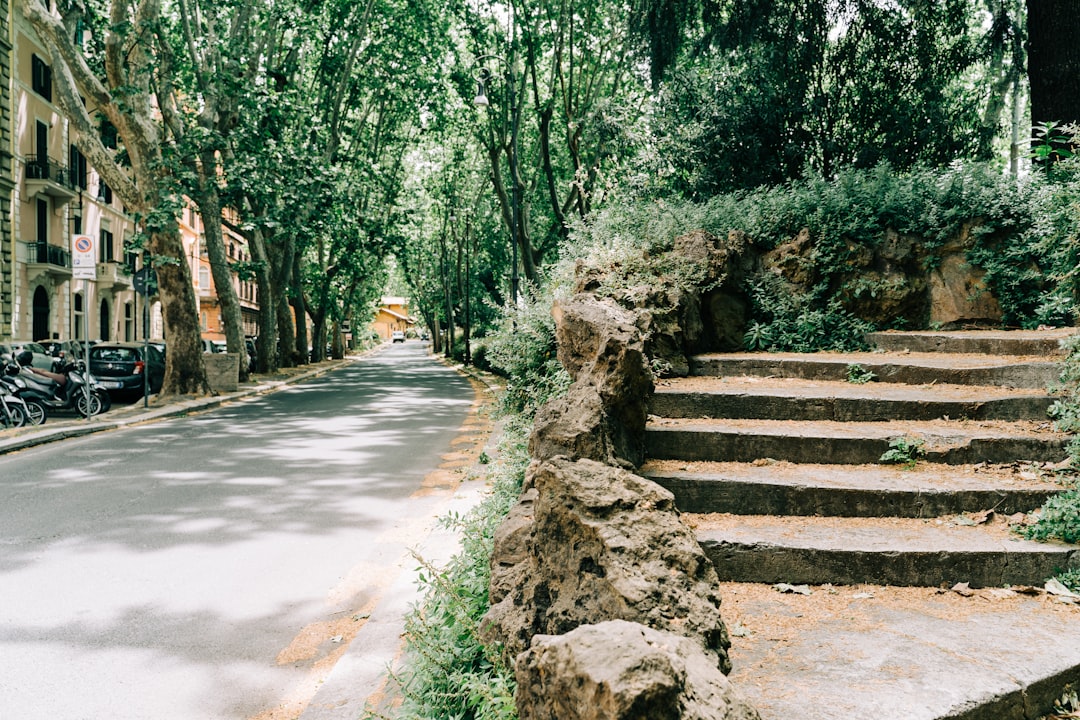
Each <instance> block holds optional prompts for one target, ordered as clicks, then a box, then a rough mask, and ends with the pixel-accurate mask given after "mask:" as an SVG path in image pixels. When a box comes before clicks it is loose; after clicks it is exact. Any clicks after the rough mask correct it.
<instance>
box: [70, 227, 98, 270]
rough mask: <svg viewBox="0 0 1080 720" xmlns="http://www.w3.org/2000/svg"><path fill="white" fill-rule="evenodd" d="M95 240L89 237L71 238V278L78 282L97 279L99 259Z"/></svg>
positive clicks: (76, 236)
mask: <svg viewBox="0 0 1080 720" xmlns="http://www.w3.org/2000/svg"><path fill="white" fill-rule="evenodd" d="M95 255H96V253H95V252H94V238H92V237H90V236H89V235H72V236H71V277H73V278H75V279H76V280H80V279H81V280H96V279H97V258H96V257H95Z"/></svg>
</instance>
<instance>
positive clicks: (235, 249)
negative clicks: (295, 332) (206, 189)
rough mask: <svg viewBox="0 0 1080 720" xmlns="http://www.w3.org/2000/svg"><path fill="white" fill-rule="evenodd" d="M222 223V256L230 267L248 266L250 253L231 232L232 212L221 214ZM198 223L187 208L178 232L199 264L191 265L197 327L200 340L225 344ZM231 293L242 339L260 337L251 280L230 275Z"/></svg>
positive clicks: (236, 220) (234, 221)
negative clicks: (238, 316) (223, 241)
mask: <svg viewBox="0 0 1080 720" xmlns="http://www.w3.org/2000/svg"><path fill="white" fill-rule="evenodd" d="M223 216H224V217H223V219H224V221H225V222H224V223H223V224H222V233H223V234H224V236H225V237H224V240H225V253H226V255H227V257H228V259H229V262H230V263H246V262H251V251H250V250H249V248H248V243H247V239H246V238H245V237H244V236H243V235H241V234H240V233H238V232H236V231H235V230H234V229H233V228H235V227H237V226H238V225H239V224H240V222H239V218H238V217H237V216H236V213H235V211H233V210H230V209H228V208H226V209H225V210H224V211H223ZM199 222H200V219H199V216H198V214H197V213H196V212H195V211H194V208H192V207H190V206H189V207H188V208H187V209H186V210H185V211H184V214H183V216H182V218H181V223H180V228H181V231H182V232H183V234H184V245H185V247H186V246H188V244H189V242H190V243H192V245H193V246H194V247H197V248H198V252H197V255H198V262H197V263H196V264H195V265H193V270H192V277H193V278H194V282H195V297H196V299H197V302H198V305H199V327H200V329H201V331H202V336H203V338H205V339H207V340H224V339H225V323H224V320H223V318H222V314H221V304H220V303H219V302H218V294H217V288H216V287H215V286H214V276H213V274H212V273H211V270H210V257H209V255H208V254H207V252H206V245H205V243H203V242H202V241H201V234H200V231H199V230H198V224H199ZM232 283H233V290H234V291H235V292H236V298H237V300H238V301H239V302H240V319H241V322H242V324H243V328H244V335H247V336H255V335H258V334H259V330H258V328H259V300H258V286H257V285H256V283H255V279H254V278H253V277H251V278H249V277H247V276H246V275H245V276H243V277H242V276H241V275H240V274H239V273H236V272H234V273H232Z"/></svg>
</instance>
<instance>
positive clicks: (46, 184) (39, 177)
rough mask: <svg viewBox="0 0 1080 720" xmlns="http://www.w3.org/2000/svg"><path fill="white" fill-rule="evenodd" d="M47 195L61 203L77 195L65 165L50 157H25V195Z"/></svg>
mask: <svg viewBox="0 0 1080 720" xmlns="http://www.w3.org/2000/svg"><path fill="white" fill-rule="evenodd" d="M39 194H41V195H48V196H49V197H52V198H56V199H57V200H59V201H61V203H67V202H69V201H71V200H72V199H74V198H75V196H76V195H78V190H77V189H76V188H75V186H74V184H73V183H72V181H71V173H69V172H68V169H67V166H66V165H61V164H60V163H58V162H57V161H56V160H53V159H52V158H50V157H45V158H41V159H39V158H38V156H37V155H27V156H26V195H27V199H32V198H34V197H35V196H36V195H39Z"/></svg>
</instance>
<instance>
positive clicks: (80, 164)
mask: <svg viewBox="0 0 1080 720" xmlns="http://www.w3.org/2000/svg"><path fill="white" fill-rule="evenodd" d="M68 166H69V167H70V168H71V182H72V183H73V184H74V185H75V187H77V188H82V189H83V190H86V189H87V188H88V187H89V185H87V182H86V156H85V155H83V154H82V153H81V152H79V148H77V147H75V146H74V145H72V146H71V149H70V151H69V152H68Z"/></svg>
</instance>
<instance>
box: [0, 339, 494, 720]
mask: <svg viewBox="0 0 1080 720" xmlns="http://www.w3.org/2000/svg"><path fill="white" fill-rule="evenodd" d="M472 402H473V391H472V389H471V387H470V385H469V383H468V381H467V380H465V379H464V378H462V377H461V376H459V375H457V374H456V373H454V372H453V371H452V370H449V369H448V368H446V367H445V366H443V365H440V364H438V363H436V362H434V361H432V360H431V359H430V358H428V357H427V356H426V355H425V353H424V351H423V349H422V346H421V345H420V344H419V343H406V344H405V345H400V346H397V345H395V346H392V347H390V348H388V349H386V350H385V351H383V352H381V353H379V354H376V355H374V356H371V357H368V358H366V359H364V360H361V361H359V362H355V363H353V364H351V365H349V366H347V367H346V368H344V369H342V370H339V371H337V372H334V373H332V374H330V375H328V376H326V377H324V378H321V379H319V380H316V381H312V382H308V383H304V384H301V385H296V386H291V387H289V388H288V389H286V390H283V391H280V392H278V393H275V394H273V395H269V396H265V397H261V398H257V399H253V400H249V401H244V402H238V403H235V404H233V405H230V406H227V407H224V408H221V409H219V410H216V411H213V412H208V413H203V414H199V415H194V416H189V417H185V418H178V419H174V420H171V421H168V422H162V423H155V424H150V425H146V426H142V427H133V428H130V429H127V430H121V431H115V432H105V433H98V434H96V435H93V436H90V437H87V438H84V439H77V440H68V441H64V442H60V443H53V444H50V445H46V446H42V447H38V448H35V449H32V450H27V451H24V452H21V453H17V454H13V455H11V456H7V457H3V458H0V477H3V478H4V480H3V482H2V483H0V487H2V489H0V544H2V546H3V552H2V555H0V598H3V603H2V605H0V658H2V659H0V710H2V712H0V716H2V717H5V718H8V717H10V718H20V720H37V719H40V720H56V719H57V718H71V719H75V718H88V719H90V718H110V719H112V720H123V719H124V718H131V719H135V718H140V719H142V718H151V717H152V718H156V719H159V720H168V719H175V720H195V719H198V718H206V719H208V720H211V719H213V720H216V719H226V718H228V719H234V718H247V717H271V715H269V714H268V713H269V712H270V711H273V710H275V709H277V708H284V709H288V708H290V707H292V708H296V707H299V705H298V704H297V703H301V702H303V701H304V700H305V699H307V698H309V697H310V696H311V695H312V694H313V693H314V691H315V689H316V688H317V687H318V684H319V683H320V682H321V680H322V679H323V678H324V677H325V676H326V674H327V673H328V672H329V670H330V669H331V668H332V666H333V662H334V661H335V660H336V657H337V653H339V652H340V651H341V650H342V649H343V648H344V647H345V646H346V645H347V644H348V642H349V641H350V640H351V639H352V638H353V636H355V635H356V634H357V632H360V631H362V627H363V625H364V621H365V619H366V618H367V617H368V615H369V614H370V613H371V612H372V610H373V609H374V608H375V607H376V605H377V603H378V601H379V594H380V592H381V590H382V589H383V588H384V587H385V585H386V584H387V583H388V582H390V581H392V577H390V576H391V575H392V574H394V573H395V572H397V570H396V564H397V563H399V561H400V559H401V557H402V556H403V555H404V554H405V553H406V548H408V547H411V546H413V545H415V544H416V543H417V542H418V539H419V538H420V537H421V536H422V533H423V532H424V531H425V528H424V527H421V526H420V523H421V520H423V519H425V518H427V517H428V516H429V515H430V514H431V512H432V509H433V507H434V504H435V503H437V502H438V497H437V495H432V494H431V493H429V492H427V491H422V490H421V488H422V484H423V481H424V478H425V476H427V475H428V474H429V473H430V472H431V471H432V470H433V469H435V468H437V467H438V466H439V464H440V459H441V458H442V457H443V456H444V455H445V454H447V453H448V452H449V450H450V448H451V441H452V439H453V438H454V437H455V436H456V435H457V433H458V432H459V430H460V428H461V427H462V424H463V422H464V421H465V419H466V417H467V415H468V413H469V411H470V407H471V405H472ZM261 713H267V714H266V715H261ZM293 716H295V715H293ZM273 717H278V715H273Z"/></svg>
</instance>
